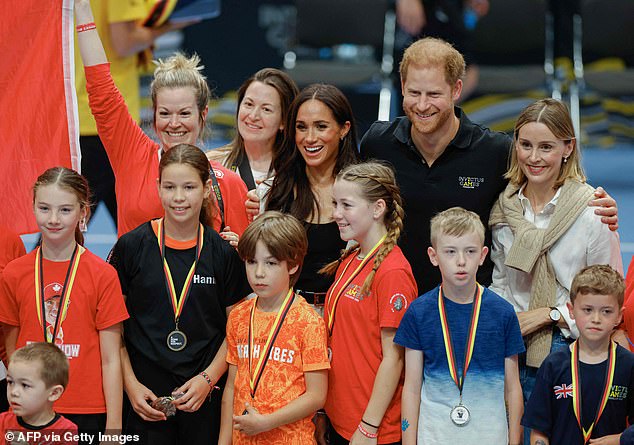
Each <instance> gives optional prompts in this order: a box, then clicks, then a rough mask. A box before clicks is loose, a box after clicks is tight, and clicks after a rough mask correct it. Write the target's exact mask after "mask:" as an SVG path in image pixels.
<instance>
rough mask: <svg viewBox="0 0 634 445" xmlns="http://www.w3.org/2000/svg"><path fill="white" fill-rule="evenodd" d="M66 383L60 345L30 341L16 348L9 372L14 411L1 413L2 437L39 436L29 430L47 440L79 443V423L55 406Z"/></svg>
mask: <svg viewBox="0 0 634 445" xmlns="http://www.w3.org/2000/svg"><path fill="white" fill-rule="evenodd" d="M67 384H68V360H67V359H66V355H65V354H64V353H63V352H62V351H61V350H60V349H59V348H58V347H57V346H55V345H53V344H51V343H31V344H29V345H27V346H24V347H23V348H20V349H18V350H17V351H15V352H14V353H13V355H12V356H11V361H10V362H9V369H8V371H7V398H8V400H9V406H10V407H11V411H8V412H5V413H2V414H0V437H3V438H4V440H5V441H6V442H11V441H16V442H31V441H32V440H33V439H35V438H36V437H35V436H32V435H27V434H26V433H27V432H37V433H39V434H40V439H41V440H44V441H46V442H50V443H77V442H76V441H77V436H76V435H77V426H76V425H75V424H74V423H73V422H71V421H70V420H68V419H66V418H64V417H62V416H60V415H59V414H57V413H55V410H54V409H53V403H54V402H55V401H56V400H57V399H59V398H60V397H61V395H62V393H63V392H64V389H65V388H66V385H67ZM11 438H12V439H11ZM9 439H11V440H9ZM41 440H40V441H41Z"/></svg>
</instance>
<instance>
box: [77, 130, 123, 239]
mask: <svg viewBox="0 0 634 445" xmlns="http://www.w3.org/2000/svg"><path fill="white" fill-rule="evenodd" d="M79 146H80V147H81V173H82V175H83V176H84V177H85V178H86V180H87V181H88V185H89V186H90V192H91V193H92V203H93V209H92V210H93V211H94V210H95V209H96V208H97V205H98V204H99V203H100V202H101V201H103V203H104V204H105V205H106V208H107V209H108V212H110V216H112V219H113V220H114V225H115V227H116V226H117V198H116V195H115V192H114V173H113V172H112V167H111V166H110V160H109V159H108V155H107V154H106V149H105V148H104V147H103V144H102V143H101V139H99V136H80V138H79Z"/></svg>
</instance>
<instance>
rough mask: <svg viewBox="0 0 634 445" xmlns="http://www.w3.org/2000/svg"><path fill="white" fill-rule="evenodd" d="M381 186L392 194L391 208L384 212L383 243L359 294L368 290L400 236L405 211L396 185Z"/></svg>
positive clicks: (363, 293)
mask: <svg viewBox="0 0 634 445" xmlns="http://www.w3.org/2000/svg"><path fill="white" fill-rule="evenodd" d="M383 186H384V187H385V188H386V189H387V190H388V191H389V192H390V194H391V195H392V199H391V200H390V201H391V202H390V204H391V206H390V207H392V208H391V209H389V208H388V212H386V214H385V227H386V228H387V235H386V237H385V241H384V242H383V245H382V246H381V247H380V248H379V251H378V252H377V254H376V256H375V257H374V265H373V266H372V271H371V272H370V273H369V274H368V276H367V277H366V279H365V281H364V282H363V286H362V287H361V295H365V293H367V292H369V290H370V287H371V286H372V281H373V280H374V275H376V271H377V270H379V266H380V265H381V263H382V262H383V260H384V259H385V258H386V257H387V256H388V254H389V253H390V252H391V251H392V249H394V246H396V243H397V242H398V239H399V237H400V236H401V231H402V230H403V217H404V215H405V211H404V210H403V207H401V195H400V193H399V190H398V187H396V185H395V184H389V183H388V184H383Z"/></svg>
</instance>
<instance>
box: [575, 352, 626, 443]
mask: <svg viewBox="0 0 634 445" xmlns="http://www.w3.org/2000/svg"><path fill="white" fill-rule="evenodd" d="M578 343H579V342H578V341H577V340H575V342H574V343H573V344H572V353H571V354H570V373H571V374H572V407H573V410H574V412H575V417H576V418H577V423H578V424H579V428H581V433H582V434H583V443H584V445H585V444H586V443H588V441H589V440H590V436H591V435H592V430H593V429H594V426H595V425H596V424H597V423H598V422H599V418H600V417H601V414H603V410H604V409H605V406H606V405H607V404H608V398H609V396H610V389H611V388H612V382H613V380H614V370H615V368H616V343H615V342H613V341H610V350H609V356H608V366H607V368H606V370H605V387H604V388H603V396H602V397H601V401H600V402H599V406H598V407H597V415H596V417H595V419H594V422H592V424H591V425H590V426H589V427H588V429H587V430H585V429H584V428H583V423H582V422H581V375H580V373H579V344H578Z"/></svg>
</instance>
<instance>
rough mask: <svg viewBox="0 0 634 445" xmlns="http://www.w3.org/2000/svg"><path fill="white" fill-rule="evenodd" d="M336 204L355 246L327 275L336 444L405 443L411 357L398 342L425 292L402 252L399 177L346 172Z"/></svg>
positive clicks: (361, 169) (343, 231)
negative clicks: (330, 279) (404, 401)
mask: <svg viewBox="0 0 634 445" xmlns="http://www.w3.org/2000/svg"><path fill="white" fill-rule="evenodd" d="M333 204H334V211H333V217H334V219H335V221H336V223H337V225H338V227H339V233H340V235H341V239H343V240H344V241H348V242H350V241H352V242H354V244H353V245H352V246H351V247H349V248H348V249H347V250H346V251H345V252H344V253H343V255H342V256H341V258H340V259H339V260H338V261H335V262H333V263H331V264H329V265H328V266H326V267H325V268H324V271H325V272H329V273H332V272H334V271H336V274H335V281H334V283H333V285H332V286H331V287H330V289H329V290H328V294H327V295H326V304H325V307H324V317H325V319H326V326H327V328H328V334H329V336H330V339H329V340H330V341H329V345H330V352H331V363H330V366H331V368H330V374H329V376H328V398H327V400H326V406H325V408H326V413H327V415H328V418H329V419H330V422H331V424H332V427H333V428H332V430H331V437H330V440H331V443H332V444H335V445H337V444H344V443H345V444H347V443H348V442H350V443H351V444H360V443H380V444H386V443H400V440H401V428H400V420H401V409H400V406H401V404H400V400H401V391H402V371H403V362H404V359H403V357H404V351H403V348H401V347H400V346H398V345H397V344H395V343H394V341H393V339H394V334H395V333H396V329H397V328H398V325H399V323H400V321H401V318H402V317H403V314H404V313H405V310H406V309H407V306H409V304H410V303H411V302H412V301H413V299H414V298H416V296H417V295H418V292H417V288H416V282H415V280H414V276H413V274H412V269H411V267H410V265H409V263H408V262H407V260H406V259H405V257H404V256H403V253H402V252H401V250H400V248H399V247H398V246H397V245H396V242H397V241H398V238H399V235H400V233H401V229H402V227H403V208H402V207H401V196H400V193H399V189H398V187H397V185H396V181H395V179H394V172H393V171H392V169H391V168H389V167H387V166H386V165H383V164H380V163H378V162H366V163H362V164H356V165H351V166H349V167H346V168H344V169H343V170H342V171H341V172H340V173H339V174H338V175H337V179H336V180H335V185H334V186H333ZM368 440H372V441H373V440H377V441H378V442H367V441H368Z"/></svg>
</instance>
